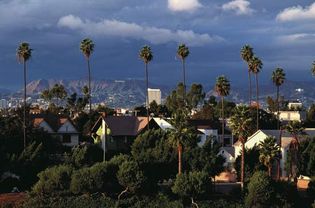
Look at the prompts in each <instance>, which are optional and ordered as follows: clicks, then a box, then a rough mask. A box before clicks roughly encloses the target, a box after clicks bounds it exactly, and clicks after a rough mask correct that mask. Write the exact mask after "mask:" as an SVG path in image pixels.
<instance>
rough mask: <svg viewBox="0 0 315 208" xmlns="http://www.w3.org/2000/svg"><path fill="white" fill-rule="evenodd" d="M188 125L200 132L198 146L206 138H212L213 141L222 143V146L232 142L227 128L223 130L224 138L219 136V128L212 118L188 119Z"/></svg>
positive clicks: (229, 144) (227, 145) (231, 136)
mask: <svg viewBox="0 0 315 208" xmlns="http://www.w3.org/2000/svg"><path fill="white" fill-rule="evenodd" d="M188 125H189V126H191V127H193V128H195V129H197V130H198V131H199V132H201V134H199V136H200V142H199V146H202V145H203V144H204V143H205V142H206V140H207V139H209V138H212V139H214V140H215V141H217V142H219V143H221V144H223V146H226V147H231V146H232V144H233V135H232V133H231V131H230V130H229V129H228V128H225V130H224V138H223V139H222V138H221V137H222V136H221V128H219V127H218V124H216V123H214V122H213V121H212V120H207V119H191V120H188Z"/></svg>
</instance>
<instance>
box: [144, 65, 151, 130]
mask: <svg viewBox="0 0 315 208" xmlns="http://www.w3.org/2000/svg"><path fill="white" fill-rule="evenodd" d="M144 66H145V78H146V79H145V83H146V97H147V98H146V109H147V123H148V124H147V128H148V130H149V129H150V127H149V120H150V117H149V116H150V115H149V105H150V103H149V91H148V89H149V73H148V63H145V64H144Z"/></svg>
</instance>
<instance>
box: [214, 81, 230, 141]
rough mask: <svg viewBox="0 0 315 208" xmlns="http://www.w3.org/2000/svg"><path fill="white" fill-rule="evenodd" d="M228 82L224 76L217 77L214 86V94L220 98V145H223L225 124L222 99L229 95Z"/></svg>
mask: <svg viewBox="0 0 315 208" xmlns="http://www.w3.org/2000/svg"><path fill="white" fill-rule="evenodd" d="M230 89H231V85H230V81H229V80H228V79H227V78H226V77H225V76H219V77H218V78H217V82H216V84H215V91H216V93H217V94H218V95H219V96H221V118H222V132H221V133H222V135H221V139H222V145H224V124H225V119H224V97H225V96H228V95H229V94H230Z"/></svg>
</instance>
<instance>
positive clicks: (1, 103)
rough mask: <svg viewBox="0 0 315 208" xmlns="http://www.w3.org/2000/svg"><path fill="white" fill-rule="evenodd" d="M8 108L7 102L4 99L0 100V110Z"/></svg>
mask: <svg viewBox="0 0 315 208" xmlns="http://www.w3.org/2000/svg"><path fill="white" fill-rule="evenodd" d="M7 107H8V102H7V100H6V99H1V100H0V109H6V108H7Z"/></svg>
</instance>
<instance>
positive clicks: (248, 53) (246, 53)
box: [241, 44, 254, 106]
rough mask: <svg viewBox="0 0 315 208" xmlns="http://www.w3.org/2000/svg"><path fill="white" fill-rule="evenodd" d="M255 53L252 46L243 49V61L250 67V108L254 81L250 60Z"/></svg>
mask: <svg viewBox="0 0 315 208" xmlns="http://www.w3.org/2000/svg"><path fill="white" fill-rule="evenodd" d="M253 55H254V53H253V48H252V47H251V46H250V45H247V44H246V45H245V46H243V48H242V49H241V57H242V59H243V60H244V61H245V62H246V63H247V66H248V82H249V101H248V102H249V106H250V105H251V102H252V80H251V74H250V73H251V70H250V65H249V63H250V60H251V59H252V57H253Z"/></svg>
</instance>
